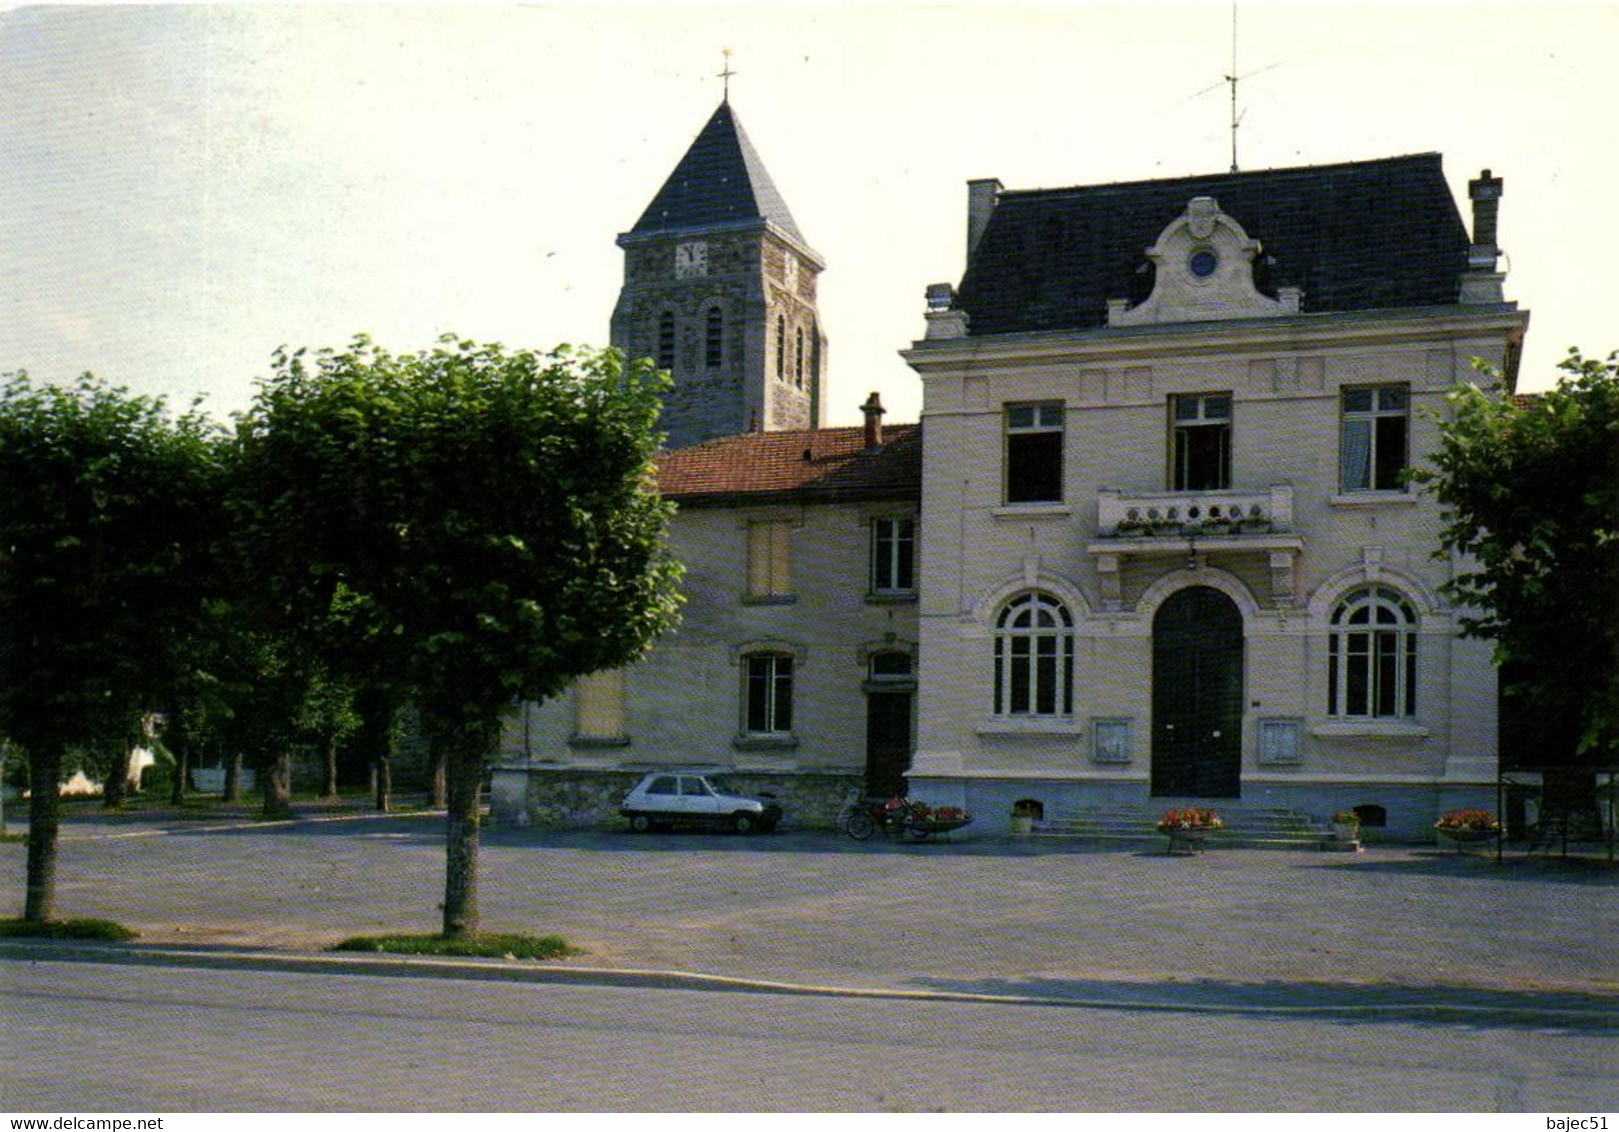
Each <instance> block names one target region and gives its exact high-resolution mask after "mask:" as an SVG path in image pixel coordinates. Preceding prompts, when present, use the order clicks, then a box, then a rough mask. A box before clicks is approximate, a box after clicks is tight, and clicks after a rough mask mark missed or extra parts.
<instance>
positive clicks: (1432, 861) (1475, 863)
mask: <svg viewBox="0 0 1619 1132" xmlns="http://www.w3.org/2000/svg"><path fill="white" fill-rule="evenodd" d="M1307 867H1309V868H1317V869H1344V868H1350V869H1354V870H1355V871H1356V872H1373V873H1388V874H1391V875H1399V876H1442V877H1449V878H1453V879H1456V880H1510V881H1527V882H1533V883H1537V884H1572V885H1582V886H1587V887H1593V888H1619V861H1613V862H1610V861H1608V860H1607V859H1606V858H1605V857H1601V858H1599V857H1545V856H1533V857H1531V856H1526V855H1522V854H1514V855H1512V856H1508V857H1504V858H1503V859H1502V860H1500V861H1499V862H1498V861H1496V859H1495V855H1494V854H1493V853H1492V854H1490V855H1489V856H1485V855H1484V854H1482V853H1457V852H1454V851H1451V850H1438V849H1435V850H1431V851H1422V850H1416V851H1413V852H1407V853H1404V854H1402V855H1401V856H1399V857H1398V858H1388V859H1381V860H1379V859H1376V858H1372V859H1366V858H1362V859H1359V860H1356V859H1350V860H1345V861H1341V862H1336V861H1335V862H1320V863H1312V864H1310V865H1309V866H1307Z"/></svg>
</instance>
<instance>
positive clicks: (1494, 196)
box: [1467, 169, 1501, 271]
mask: <svg viewBox="0 0 1619 1132" xmlns="http://www.w3.org/2000/svg"><path fill="white" fill-rule="evenodd" d="M1467 195H1468V196H1469V197H1471V198H1472V199H1473V246H1472V247H1471V248H1470V249H1469V250H1468V256H1467V266H1468V267H1469V268H1471V269H1472V270H1474V271H1494V270H1495V259H1496V257H1497V256H1498V255H1500V254H1501V248H1500V246H1499V245H1498V244H1497V243H1496V242H1495V221H1496V217H1497V215H1498V214H1499V213H1500V210H1501V178H1500V177H1492V176H1490V171H1489V170H1488V169H1486V170H1484V172H1482V173H1480V174H1479V175H1478V177H1477V179H1475V180H1472V181H1469V182H1467Z"/></svg>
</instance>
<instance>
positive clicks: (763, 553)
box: [748, 519, 792, 597]
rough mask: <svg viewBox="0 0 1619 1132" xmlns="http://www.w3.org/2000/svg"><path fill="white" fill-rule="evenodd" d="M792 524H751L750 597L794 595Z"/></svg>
mask: <svg viewBox="0 0 1619 1132" xmlns="http://www.w3.org/2000/svg"><path fill="white" fill-rule="evenodd" d="M791 540H792V524H791V523H790V522H788V521H787V520H785V519H774V520H770V521H767V522H758V523H749V524H748V596H749V597H786V596H788V595H789V594H791V593H792V578H791V576H790V571H789V568H788V567H789V556H788V548H789V546H790V544H791Z"/></svg>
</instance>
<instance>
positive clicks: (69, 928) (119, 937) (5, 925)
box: [0, 919, 140, 943]
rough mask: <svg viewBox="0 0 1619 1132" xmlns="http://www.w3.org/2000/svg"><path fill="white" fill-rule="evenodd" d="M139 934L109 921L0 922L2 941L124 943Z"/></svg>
mask: <svg viewBox="0 0 1619 1132" xmlns="http://www.w3.org/2000/svg"><path fill="white" fill-rule="evenodd" d="M139 934H140V933H139V932H132V931H130V930H129V929H128V928H126V927H124V925H123V924H118V923H114V922H113V921H111V920H92V919H82V920H47V921H45V922H44V923H42V924H38V923H33V922H32V921H29V920H0V938H4V939H30V938H31V939H110V940H115V941H117V942H119V943H125V942H127V941H129V940H132V939H134V938H135V937H136V936H137V935H139Z"/></svg>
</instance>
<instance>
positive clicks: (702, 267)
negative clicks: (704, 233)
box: [675, 240, 708, 279]
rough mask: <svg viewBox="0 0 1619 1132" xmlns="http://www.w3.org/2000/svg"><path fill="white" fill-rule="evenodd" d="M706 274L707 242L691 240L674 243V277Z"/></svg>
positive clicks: (685, 277)
mask: <svg viewBox="0 0 1619 1132" xmlns="http://www.w3.org/2000/svg"><path fill="white" fill-rule="evenodd" d="M707 274H708V244H706V243H705V242H703V241H702V240H692V241H690V242H688V243H684V244H676V245H675V278H676V279H695V278H697V277H699V276H703V275H707Z"/></svg>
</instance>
